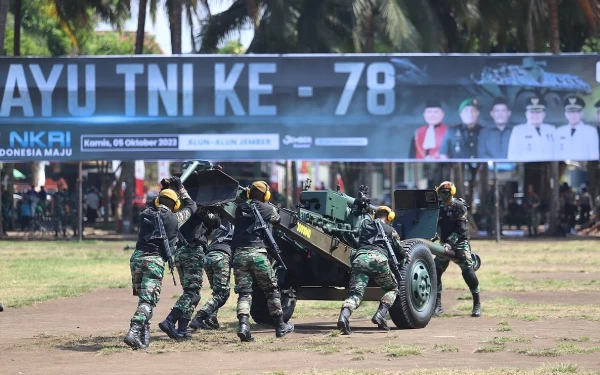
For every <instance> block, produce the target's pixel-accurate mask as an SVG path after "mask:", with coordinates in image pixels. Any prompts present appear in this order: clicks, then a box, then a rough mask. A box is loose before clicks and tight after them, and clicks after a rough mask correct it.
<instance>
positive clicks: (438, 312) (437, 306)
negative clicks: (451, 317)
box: [433, 293, 444, 315]
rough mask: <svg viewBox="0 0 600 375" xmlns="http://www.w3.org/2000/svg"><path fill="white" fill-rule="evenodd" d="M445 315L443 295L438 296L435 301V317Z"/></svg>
mask: <svg viewBox="0 0 600 375" xmlns="http://www.w3.org/2000/svg"><path fill="white" fill-rule="evenodd" d="M443 313H444V308H443V307H442V293H438V294H437V298H436V300H435V310H434V311H433V314H434V315H441V314H443Z"/></svg>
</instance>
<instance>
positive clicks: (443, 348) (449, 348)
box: [433, 344, 459, 353]
mask: <svg viewBox="0 0 600 375" xmlns="http://www.w3.org/2000/svg"><path fill="white" fill-rule="evenodd" d="M433 349H434V350H436V351H438V352H440V353H449V352H458V351H459V348H458V346H454V345H446V344H435V345H433Z"/></svg>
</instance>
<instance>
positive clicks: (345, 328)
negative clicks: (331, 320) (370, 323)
mask: <svg viewBox="0 0 600 375" xmlns="http://www.w3.org/2000/svg"><path fill="white" fill-rule="evenodd" d="M350 315H352V311H350V309H349V308H347V307H343V308H342V311H340V317H339V318H338V322H337V327H338V329H339V330H340V331H342V335H349V334H351V333H352V331H351V330H350Z"/></svg>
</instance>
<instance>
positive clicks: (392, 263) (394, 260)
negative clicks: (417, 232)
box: [373, 220, 404, 282]
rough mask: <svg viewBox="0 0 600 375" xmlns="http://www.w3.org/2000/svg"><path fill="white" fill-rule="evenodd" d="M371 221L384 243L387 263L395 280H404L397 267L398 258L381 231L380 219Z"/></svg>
mask: <svg viewBox="0 0 600 375" xmlns="http://www.w3.org/2000/svg"><path fill="white" fill-rule="evenodd" d="M373 221H374V222H375V226H376V227H377V232H379V235H380V236H381V237H382V238H383V242H384V243H385V248H386V250H387V252H388V256H389V263H390V266H391V268H392V272H393V273H394V275H395V276H396V279H397V281H398V282H400V281H402V280H404V278H403V277H402V274H401V273H400V268H398V258H396V253H395V252H394V248H393V247H392V244H391V242H390V239H389V238H388V236H387V235H386V234H385V232H384V231H383V226H382V225H381V221H379V220H373Z"/></svg>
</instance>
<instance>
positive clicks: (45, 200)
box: [38, 186, 48, 215]
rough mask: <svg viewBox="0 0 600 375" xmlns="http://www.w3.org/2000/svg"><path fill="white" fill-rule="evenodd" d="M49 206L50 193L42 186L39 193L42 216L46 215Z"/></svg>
mask: <svg viewBox="0 0 600 375" xmlns="http://www.w3.org/2000/svg"><path fill="white" fill-rule="evenodd" d="M47 205H48V192H47V191H46V188H45V187H43V186H40V192H39V193H38V206H40V209H41V211H42V215H44V214H45V213H46V207H47Z"/></svg>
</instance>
